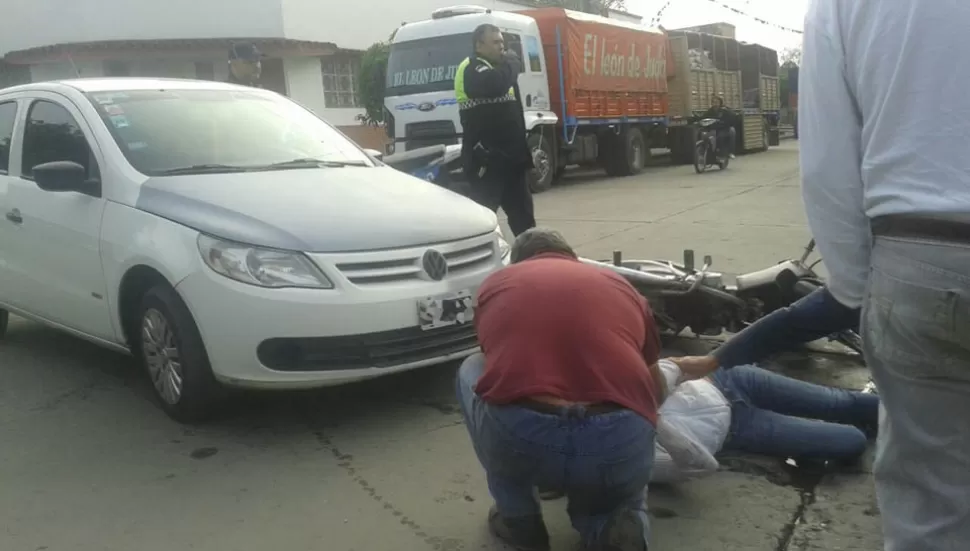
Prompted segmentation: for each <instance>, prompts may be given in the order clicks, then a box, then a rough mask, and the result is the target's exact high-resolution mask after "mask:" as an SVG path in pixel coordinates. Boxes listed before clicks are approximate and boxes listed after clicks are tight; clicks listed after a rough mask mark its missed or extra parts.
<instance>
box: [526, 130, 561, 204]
mask: <svg viewBox="0 0 970 551" xmlns="http://www.w3.org/2000/svg"><path fill="white" fill-rule="evenodd" d="M529 151H531V152H532V164H533V165H535V168H534V169H532V170H530V171H529V174H528V181H529V189H531V190H532V193H542V192H543V191H546V190H548V189H549V188H551V187H552V184H553V183H554V182H555V179H556V161H555V158H554V157H553V154H552V153H553V152H552V140H551V139H550V138H548V137H546V136H543V135H542V132H533V133H531V134H529Z"/></svg>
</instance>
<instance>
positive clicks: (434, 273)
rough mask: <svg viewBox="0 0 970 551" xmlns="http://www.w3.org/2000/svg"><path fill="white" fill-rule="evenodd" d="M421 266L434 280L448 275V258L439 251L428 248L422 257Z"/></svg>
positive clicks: (439, 279)
mask: <svg viewBox="0 0 970 551" xmlns="http://www.w3.org/2000/svg"><path fill="white" fill-rule="evenodd" d="M421 268H423V269H424V273H425V274H427V275H428V277H429V278H431V279H432V280H434V281H441V280H442V279H444V278H445V276H446V275H448V260H447V259H446V258H445V255H443V254H441V253H439V252H438V251H436V250H434V249H428V250H427V251H425V252H424V256H422V257H421Z"/></svg>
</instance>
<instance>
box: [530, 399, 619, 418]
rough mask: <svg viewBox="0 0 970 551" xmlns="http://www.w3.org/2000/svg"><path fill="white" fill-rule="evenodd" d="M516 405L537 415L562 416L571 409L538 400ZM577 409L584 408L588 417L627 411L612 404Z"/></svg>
mask: <svg viewBox="0 0 970 551" xmlns="http://www.w3.org/2000/svg"><path fill="white" fill-rule="evenodd" d="M515 405H517V406H519V407H523V408H525V409H531V410H532V411H535V412H537V413H545V414H547V415H560V414H562V412H563V410H568V409H569V408H570V406H556V405H553V404H547V403H545V402H537V401H536V400H519V401H518V402H516V403H515ZM575 407H581V408H583V410H584V411H585V412H586V415H603V414H604V413H613V412H616V411H621V410H624V409H626V408H625V407H623V406H621V405H619V404H614V403H611V402H603V403H599V404H588V405H581V404H576V406H575Z"/></svg>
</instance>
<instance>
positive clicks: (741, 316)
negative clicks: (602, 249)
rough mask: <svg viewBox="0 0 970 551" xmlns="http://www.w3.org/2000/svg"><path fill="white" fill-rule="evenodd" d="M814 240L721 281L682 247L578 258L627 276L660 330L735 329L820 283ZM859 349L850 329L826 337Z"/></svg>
mask: <svg viewBox="0 0 970 551" xmlns="http://www.w3.org/2000/svg"><path fill="white" fill-rule="evenodd" d="M814 250H815V241H814V240H812V241H810V242H809V244H808V246H807V247H806V248H805V251H804V253H803V254H802V256H801V258H798V259H789V260H785V261H782V262H780V263H778V264H776V265H774V266H772V267H769V268H765V269H763V270H758V271H756V272H751V273H747V274H742V275H739V276H737V277H736V278H735V283H734V284H733V285H728V284H726V283H725V277H724V275H723V274H721V273H720V272H715V271H712V270H711V269H710V268H711V265H712V263H713V260H712V258H711V257H710V256H705V257H704V263H703V265H702V266H701V267H700V268H699V269H697V268H696V266H695V260H694V251H691V250H686V251H684V261H683V263H675V262H671V261H668V260H624V259H623V256H622V253H621V252H620V251H617V252H615V253H614V255H613V261H612V262H607V261H596V260H589V259H582V261H583V262H585V263H587V264H591V265H595V266H599V267H602V268H605V269H608V270H611V271H613V272H615V273H617V274H619V275H621V276H623V277H624V278H625V279H626V280H627V281H629V282H630V283H631V284H632V285H633V286H634V287H635V288H636V289H637V290H638V291H639V292H640V293H641V294H643V296H645V297H646V298H647V299H648V300H649V301H650V306H651V309H652V310H653V312H654V317H655V318H656V320H657V323H658V325H659V326H660V328H661V329H662V331H663V332H664V333H665V334H667V335H670V336H675V335H679V334H681V333H682V332H683V331H684V330H685V329H690V331H691V332H692V333H694V334H695V335H720V334H721V333H722V332H724V331H728V332H730V333H737V332H739V331H741V330H742V329H744V328H745V327H746V326H748V325H749V324H751V323H753V322H755V321H756V320H758V319H760V318H761V317H763V316H765V315H767V314H770V313H771V312H773V311H775V310H777V309H779V308H784V307H786V306H789V305H791V304H792V303H793V302H795V301H797V300H798V299H800V298H801V297H803V296H805V295H807V294H809V293H811V292H812V291H814V290H815V289H817V288H818V287H819V286H822V285H823V284H824V283H823V282H822V279H821V278H820V277H819V276H818V274H816V273H815V271H814V267H815V266H816V265H817V264H818V262H819V261H818V260H817V261H815V262H813V263H809V262H808V259H809V257H810V256H811V255H812V253H813V252H814ZM829 338H830V339H831V340H835V341H837V342H840V343H841V344H843V345H845V346H847V347H848V348H850V349H852V350H854V351H856V352H858V354H859V357H860V358H861V355H862V340H861V338H860V337H859V335H858V333H856V332H855V331H846V332H843V333H838V334H835V335H832V336H831V337H829Z"/></svg>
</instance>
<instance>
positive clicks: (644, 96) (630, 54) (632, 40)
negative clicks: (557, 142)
mask: <svg viewBox="0 0 970 551" xmlns="http://www.w3.org/2000/svg"><path fill="white" fill-rule="evenodd" d="M518 13H521V14H523V15H528V16H530V17H532V18H534V19H535V20H536V22H537V23H538V25H539V33H540V35H541V38H542V47H543V48H542V49H543V53H544V56H545V60H546V68H547V73H548V75H549V92H550V95H551V96H552V97H551V98H550V100H551V102H550V103H551V104H552V109H553V111H555V112H556V114H557V115H558V116H559V117H560V119H561V120H563V121H564V122H566V123H567V124H572V123H575V124H583V123H597V122H602V123H611V122H615V119H617V118H627V119H646V120H649V119H657V118H662V117H666V116H667V112H668V98H667V69H668V60H667V58H668V52H667V47H666V36H665V35H664V34H663V33H662V32H660V31H652V30H650V29H647V28H645V27H638V26H635V25H632V24H629V23H622V22H618V21H616V22H614V21H611V20H608V19H605V18H602V17H597V16H591V15H588V14H583V13H579V12H573V11H570V10H564V9H553V8H543V9H536V10H523V11H521V12H518ZM610 119H614V120H613V121H611V120H610Z"/></svg>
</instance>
